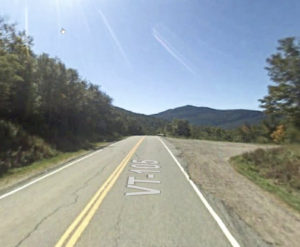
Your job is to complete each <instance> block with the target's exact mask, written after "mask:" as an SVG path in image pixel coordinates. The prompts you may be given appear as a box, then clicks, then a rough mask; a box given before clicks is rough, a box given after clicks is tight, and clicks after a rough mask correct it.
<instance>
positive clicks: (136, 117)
mask: <svg viewBox="0 0 300 247" xmlns="http://www.w3.org/2000/svg"><path fill="white" fill-rule="evenodd" d="M32 45H33V39H32V37H29V36H27V35H26V34H25V32H24V31H17V29H16V25H15V24H9V23H6V22H5V21H4V20H3V19H1V18H0V175H1V174H3V173H5V172H6V171H7V170H8V169H10V168H12V167H18V166H23V165H28V164H30V163H32V162H33V161H35V160H39V159H42V158H46V157H51V156H53V155H55V154H56V152H57V151H70V150H77V149H79V148H86V147H90V146H91V143H93V142H97V141H102V140H110V139H114V138H118V137H120V136H126V135H143V134H158V133H165V134H167V135H171V136H183V137H191V138H197V139H209V140H225V141H239V142H263V143H267V142H276V143H281V142H299V141H300V134H299V133H300V106H299V101H300V42H299V40H297V39H295V38H286V39H283V40H280V41H279V46H278V52H277V53H276V54H274V55H271V57H270V58H268V59H267V63H268V67H267V70H268V73H269V75H270V78H271V79H272V80H273V82H274V85H271V86H269V94H268V95H267V96H266V97H264V98H263V99H261V104H262V105H261V106H262V107H263V108H264V109H265V112H266V114H267V116H268V118H267V119H265V120H264V121H263V122H262V123H260V124H258V125H248V124H244V125H243V126H241V127H239V128H236V129H230V130H228V129H222V128H217V127H209V126H206V127H205V126H191V125H190V124H189V123H188V122H187V121H186V120H174V121H172V122H167V121H165V120H161V119H156V118H154V117H149V116H146V115H142V114H135V113H132V112H129V111H126V110H123V109H121V108H117V107H114V106H113V105H112V99H111V98H110V97H109V96H108V95H107V94H106V93H104V92H103V91H101V90H100V88H99V86H97V85H95V84H92V83H90V82H88V81H87V80H84V79H82V78H81V77H80V76H79V74H78V72H77V71H76V70H74V69H72V68H67V66H66V65H65V64H64V63H63V62H62V61H61V60H60V59H58V58H52V57H50V56H49V55H47V54H40V55H37V54H35V53H34V52H33V49H32Z"/></svg>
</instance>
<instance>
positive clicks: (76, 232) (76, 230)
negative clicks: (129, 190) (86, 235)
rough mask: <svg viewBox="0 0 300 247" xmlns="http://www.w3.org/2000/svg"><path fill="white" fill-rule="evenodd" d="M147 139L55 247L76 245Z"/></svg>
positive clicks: (118, 168) (101, 189) (124, 161)
mask: <svg viewBox="0 0 300 247" xmlns="http://www.w3.org/2000/svg"><path fill="white" fill-rule="evenodd" d="M144 138H145V137H142V138H141V139H140V140H139V141H138V142H137V144H136V145H135V146H134V147H133V148H132V149H131V150H130V152H129V153H128V154H127V155H126V157H125V158H124V159H123V160H122V161H121V163H120V164H119V165H118V167H117V168H116V169H115V170H114V171H113V173H112V174H111V175H110V176H109V178H108V179H107V180H106V181H105V182H104V184H103V185H102V186H101V187H100V189H99V190H98V191H97V192H96V194H95V195H94V196H93V197H92V199H91V200H90V201H89V203H88V204H87V205H86V206H85V208H84V209H83V210H82V211H81V213H80V214H79V215H78V216H77V217H76V219H75V220H74V221H73V223H72V224H71V225H70V226H69V227H68V229H67V230H66V231H65V233H64V234H63V235H62V237H61V238H60V239H59V241H58V242H57V244H56V245H55V247H62V246H64V243H65V242H66V241H67V240H68V241H67V243H66V244H65V246H66V247H72V246H74V245H75V244H76V242H77V240H78V239H79V238H80V236H81V234H82V233H83V231H84V230H85V228H86V227H87V226H88V224H89V222H90V221H91V219H92V218H93V216H94V215H95V213H96V211H97V209H98V208H99V207H100V205H101V203H102V201H103V199H104V198H105V196H106V194H107V193H108V192H109V190H110V189H111V188H112V186H113V185H114V184H115V182H116V181H117V179H118V178H119V176H120V174H121V173H122V171H123V170H124V168H125V166H126V165H127V163H128V161H129V160H130V159H131V157H132V156H133V154H134V153H135V151H136V150H137V148H138V147H139V146H140V145H141V143H142V142H143V140H144Z"/></svg>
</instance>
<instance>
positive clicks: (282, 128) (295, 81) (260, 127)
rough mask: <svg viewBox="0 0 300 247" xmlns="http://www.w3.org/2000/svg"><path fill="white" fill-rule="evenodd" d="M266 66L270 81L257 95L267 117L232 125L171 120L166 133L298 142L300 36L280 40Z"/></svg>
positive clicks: (213, 137)
mask: <svg viewBox="0 0 300 247" xmlns="http://www.w3.org/2000/svg"><path fill="white" fill-rule="evenodd" d="M267 64H268V66H267V67H266V70H267V71H268V74H269V76H270V79H271V80H272V81H273V84H272V85H270V86H269V88H268V95H267V96H265V97H264V98H263V99H260V102H261V107H262V108H264V110H265V113H266V119H265V120H263V121H262V122H261V123H260V124H256V125H250V124H247V123H245V124H243V125H242V126H240V127H238V128H235V129H222V128H217V127H209V126H206V127H205V126H192V125H190V124H189V123H188V122H187V121H186V120H173V121H172V122H171V123H169V124H168V125H166V127H165V133H166V134H169V135H173V136H184V137H191V138H196V139H209V140H218V141H220V140H222V141H223V140H224V141H237V142H259V143H269V142H275V143H299V142H300V40H299V39H296V38H294V37H289V38H285V39H281V40H279V45H278V48H277V52H276V53H275V54H273V55H271V56H270V57H269V58H267Z"/></svg>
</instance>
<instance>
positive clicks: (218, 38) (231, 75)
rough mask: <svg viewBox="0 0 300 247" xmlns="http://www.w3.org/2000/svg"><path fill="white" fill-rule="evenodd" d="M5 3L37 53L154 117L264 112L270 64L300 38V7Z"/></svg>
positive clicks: (79, 0) (141, 1) (267, 2)
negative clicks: (197, 109) (190, 110)
mask: <svg viewBox="0 0 300 247" xmlns="http://www.w3.org/2000/svg"><path fill="white" fill-rule="evenodd" d="M0 1H1V5H0V15H1V16H4V17H7V18H8V20H9V21H10V22H17V23H18V28H19V29H22V30H23V29H25V30H26V31H27V32H28V34H29V35H31V36H33V37H34V48H33V49H34V51H35V52H36V53H38V54H40V53H42V52H46V53H48V54H50V55H51V56H53V57H59V58H60V59H61V60H62V61H63V62H64V63H65V64H66V65H67V66H68V67H72V68H75V69H77V70H78V71H79V73H80V75H81V76H82V78H84V79H87V80H89V81H90V82H92V83H94V84H98V85H100V86H101V89H102V90H103V91H105V92H106V93H107V94H108V95H110V96H111V97H112V98H113V104H114V105H117V106H120V107H123V108H125V109H128V110H131V111H135V112H139V113H145V114H151V113H157V112H160V111H163V110H166V109H169V108H174V107H177V106H182V105H187V104H190V105H196V106H208V107H212V108H217V109H236V108H239V109H241V108H244V109H259V102H258V99H259V98H262V97H263V96H264V95H266V94H267V85H269V84H270V83H271V82H270V81H269V78H268V76H267V72H266V71H265V69H264V67H265V66H266V62H265V60H266V58H267V57H268V56H270V55H271V54H272V53H274V52H275V49H276V47H277V40H278V39H280V38H284V37H288V36H297V37H299V31H300V29H299V24H300V14H299V13H300V1H299V0H286V1H282V0H226V1H224V0H42V1H38V0H0ZM61 28H64V29H65V30H66V33H65V34H64V35H62V34H61V33H60V29H61Z"/></svg>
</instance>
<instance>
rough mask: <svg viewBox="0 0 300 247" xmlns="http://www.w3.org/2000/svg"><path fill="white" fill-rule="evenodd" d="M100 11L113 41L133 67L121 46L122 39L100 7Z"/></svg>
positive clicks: (128, 63)
mask: <svg viewBox="0 0 300 247" xmlns="http://www.w3.org/2000/svg"><path fill="white" fill-rule="evenodd" d="M98 13H99V14H100V16H101V18H102V21H103V23H104V25H105V27H106V28H107V30H108V31H109V33H110V36H111V38H112V39H113V41H114V42H115V44H116V46H117V47H118V49H119V51H120V53H121V54H122V56H123V58H124V60H125V61H126V63H127V65H128V66H129V67H131V64H130V62H129V60H128V58H127V55H126V53H125V51H124V49H123V47H122V46H121V43H120V41H119V40H118V38H117V36H116V34H115V32H114V31H113V29H112V27H111V26H110V24H109V22H108V20H107V19H106V17H105V15H104V14H103V13H102V11H101V10H100V9H98Z"/></svg>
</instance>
